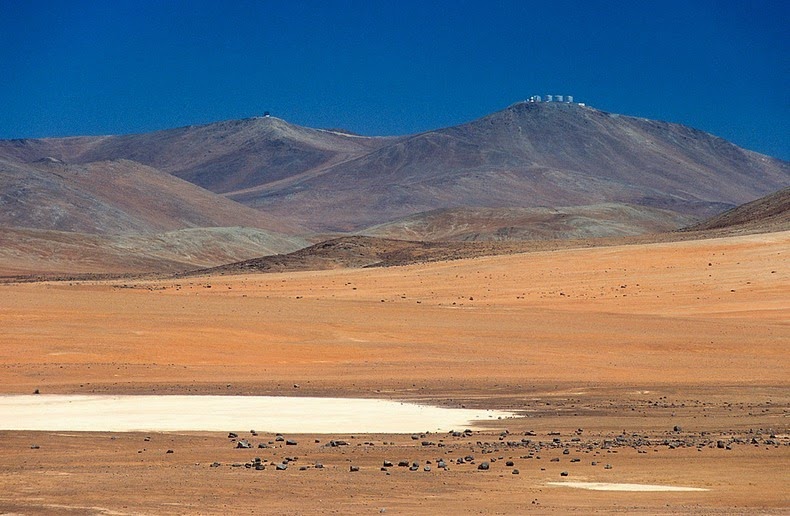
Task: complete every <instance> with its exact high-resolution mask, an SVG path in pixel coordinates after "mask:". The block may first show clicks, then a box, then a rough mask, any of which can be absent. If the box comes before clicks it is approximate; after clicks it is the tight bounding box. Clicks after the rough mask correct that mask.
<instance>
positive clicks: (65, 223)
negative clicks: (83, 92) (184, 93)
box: [0, 158, 307, 276]
mask: <svg viewBox="0 0 790 516" xmlns="http://www.w3.org/2000/svg"><path fill="white" fill-rule="evenodd" d="M302 231H303V230H302V229H300V228H298V227H295V226H293V225H291V224H288V223H282V222H280V221H278V220H276V219H274V218H272V217H268V216H266V215H265V214H263V213H261V212H260V211H257V210H253V209H251V208H248V207H246V206H243V205H241V204H239V203H236V202H234V201H231V200H229V199H226V198H225V197H223V196H221V195H218V194H215V193H213V192H210V191H208V190H205V189H203V188H200V187H198V186H195V185H193V184H192V183H189V182H187V181H184V180H182V179H179V178H177V177H174V176H172V175H170V174H167V173H165V172H162V171H160V170H156V169H154V168H151V167H148V166H145V165H141V164H139V163H136V162H133V161H128V160H113V161H100V162H91V163H86V164H76V165H70V164H66V163H64V162H62V161H60V160H58V159H56V158H45V159H41V160H37V161H35V162H33V163H20V162H13V161H8V160H3V159H0V276H7V275H19V274H64V273H78V272H79V273H86V272H93V273H128V272H176V271H183V270H189V269H194V268H196V267H209V266H213V265H218V264H222V263H228V262H233V261H238V260H243V259H247V258H252V257H255V256H261V255H266V254H278V253H287V252H290V251H294V250H296V249H299V248H301V247H304V246H305V245H307V242H306V241H304V240H303V239H302V238H299V237H296V236H293V235H294V234H295V233H299V232H302ZM286 233H287V234H286Z"/></svg>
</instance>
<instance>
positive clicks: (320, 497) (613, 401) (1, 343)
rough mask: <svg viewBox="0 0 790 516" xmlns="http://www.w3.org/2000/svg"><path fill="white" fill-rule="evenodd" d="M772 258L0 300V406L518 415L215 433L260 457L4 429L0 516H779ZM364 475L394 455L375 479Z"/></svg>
mask: <svg viewBox="0 0 790 516" xmlns="http://www.w3.org/2000/svg"><path fill="white" fill-rule="evenodd" d="M789 249H790V232H781V233H769V234H763V235H750V236H742V237H731V238H721V239H710V240H699V241H687V242H675V243H659V244H650V245H631V246H612V247H605V248H590V249H577V250H560V251H553V252H537V253H528V254H518V255H508V256H497V257H483V258H475V259H467V260H457V261H449V262H439V263H430V264H420V265H410V266H405V267H389V268H379V269H375V268H373V269H340V270H331V271H319V272H299V273H277V274H261V275H247V276H212V277H195V278H187V279H180V280H156V281H142V280H134V279H128V280H118V281H104V282H98V281H97V282H72V283H68V282H49V283H47V282H42V283H28V284H5V285H0V377H1V378H2V379H3V381H2V385H1V386H0V389H2V392H3V393H6V394H12V393H23V394H29V393H32V392H33V391H34V390H35V389H39V390H40V392H42V393H124V394H143V393H144V394H176V393H177V394H190V393H195V394H197V393H199V394H233V395H251V394H258V395H288V396H346V397H371V398H372V397H375V398H389V399H402V400H417V401H422V402H430V403H433V404H438V405H444V406H454V407H458V406H466V407H470V408H472V407H474V408H496V409H506V410H513V411H518V412H519V413H521V414H523V416H524V417H521V418H516V419H507V420H497V421H493V422H489V423H486V424H485V426H483V427H481V428H479V429H475V431H474V432H473V433H472V434H471V435H467V434H462V435H459V436H453V435H451V434H442V435H439V434H425V435H420V434H417V435H415V436H411V435H394V434H392V435H382V434H374V435H348V434H344V435H293V436H286V437H292V438H294V439H295V440H296V441H297V444H296V445H292V446H286V445H284V443H282V442H278V441H275V440H274V433H273V432H275V431H276V429H267V431H266V433H264V432H263V431H261V432H260V435H258V436H252V434H250V432H249V430H250V429H249V428H228V429H227V430H228V431H229V432H237V433H238V434H239V437H238V439H249V440H250V442H251V443H252V444H253V445H254V446H255V445H257V444H259V443H263V444H265V445H266V446H267V448H253V449H237V448H235V446H236V441H232V440H231V439H229V438H228V437H227V434H226V433H222V434H217V433H208V432H197V433H189V432H184V433H153V434H152V433H146V434H140V433H120V434H109V433H101V432H94V433H91V432H88V433H76V432H57V433H55V432H22V431H20V432H0V512H10V513H53V514H55V513H96V514H137V513H148V514H154V513H155V514H161V513H214V514H220V513H229V512H238V513H250V512H253V513H254V512H258V513H271V512H279V513H284V514H299V513H305V512H319V513H320V512H329V513H331V512H339V513H379V511H380V510H381V509H386V512H387V513H396V514H397V513H407V514H414V513H426V514H428V513H430V514H437V513H447V514H453V513H454V514H457V513H486V514H491V513H504V514H514V513H523V512H525V511H527V510H534V511H537V512H573V511H575V512H579V513H590V512H611V511H620V512H623V513H633V512H643V513H650V514H656V513H676V512H702V513H722V514H731V513H753V512H755V511H760V512H764V513H777V514H778V513H783V512H786V511H787V510H788V507H790V497H789V496H788V494H787V493H788V492H790V474H788V473H787V464H788V461H790V438H789V437H788V425H787V417H788V408H789V407H790V395H789V394H788V392H789V391H788V386H789V384H790V382H788V378H790V359H788V353H787V351H788V342H790V323H789V322H788V321H790V296H789V295H788V294H789V293H790V267H788V255H787V253H788V250H789ZM676 427H677V428H676ZM269 430H270V431H269ZM458 430H463V429H458ZM505 431H507V433H505ZM412 437H416V439H413V438H412ZM146 438H148V440H146ZM330 440H336V441H337V440H342V441H345V442H347V443H348V445H341V446H326V445H327V443H329V441H330ZM270 441H271V444H268V443H269V442H270ZM33 445H35V446H37V447H38V448H31V446H33ZM168 450H172V451H173V453H167V451H168ZM565 450H568V452H567V453H565ZM469 456H471V457H472V459H471V460H466V459H465V460H464V461H463V462H462V463H458V459H459V458H464V457H469ZM255 457H259V458H261V459H262V465H263V466H265V469H263V470H256V469H255V468H254V466H255V463H254V462H251V461H253V459H254V458H255ZM286 457H290V458H292V459H294V460H292V461H289V462H290V464H289V467H288V468H287V469H286V470H283V471H278V470H276V467H275V465H276V464H277V463H281V462H282V461H283V460H284V459H285V458H286ZM440 459H442V460H444V461H445V463H446V466H447V467H446V468H441V467H439V465H438V464H439V460H440ZM555 459H556V460H555ZM575 459H578V460H575ZM385 460H388V461H393V463H394V464H393V466H392V467H387V471H381V467H382V466H383V464H384V461H385ZM399 461H408V462H409V465H411V463H413V462H416V463H418V468H417V471H409V467H399V466H397V464H398V462H399ZM428 461H430V464H429V463H428ZM214 462H217V463H219V464H220V465H219V466H217V467H211V464H212V463H214ZM316 462H320V463H322V464H323V466H324V467H323V468H316V467H315V463H316ZM482 462H488V463H489V469H488V470H480V469H478V467H479V466H480V464H481V463H482ZM508 462H512V463H513V464H512V465H510V466H508V465H507V463H508ZM234 463H236V464H237V466H235V467H234ZM593 463H595V465H593ZM247 464H249V466H250V467H245V465H247ZM352 465H353V466H359V471H354V472H352V471H350V466H352ZM607 465H609V466H610V467H607ZM426 466H428V467H429V468H430V471H425V467H426ZM302 467H304V468H306V469H304V470H300V468H302ZM514 469H517V470H518V474H514V473H513V470H514ZM563 472H567V474H568V475H567V476H562V475H561V473H563ZM558 481H574V482H580V481H586V482H614V483H635V484H658V485H671V486H678V487H696V488H702V489H707V490H706V491H694V492H620V491H587V490H579V489H573V488H569V487H563V486H555V485H551V484H550V482H558Z"/></svg>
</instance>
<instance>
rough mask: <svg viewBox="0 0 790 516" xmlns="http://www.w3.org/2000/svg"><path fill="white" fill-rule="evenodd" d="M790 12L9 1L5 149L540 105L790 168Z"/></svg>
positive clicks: (606, 4) (592, 4) (677, 4)
mask: <svg viewBox="0 0 790 516" xmlns="http://www.w3.org/2000/svg"><path fill="white" fill-rule="evenodd" d="M789 15H790V2H787V1H749V0H737V1H727V0H718V1H702V0H699V1H695V0H685V1H674V0H672V1H649V0H630V1H617V0H611V1H597V0H587V1H575V2H574V1H545V0H544V1H540V2H532V1H526V0H522V1H506V0H502V1H496V0H488V1H464V0H456V1H433V2H432V1H428V0H423V1H412V0H398V1H380V0H366V1H351V0H346V1H340V0H337V1H334V0H324V1H303V2H296V1H288V2H286V1H280V2H268V1H255V2H233V1H226V2H221V1H216V2H215V1H204V0H191V1H183V2H182V1H170V0H158V1H145V0H136V1H125V0H112V1H110V0H104V1H76V0H74V1H64V0H48V1H38V0H0V138H20V137H43V136H66V135H81V134H121V133H131V132H144V131H151V130H156V129H163V128H170V127H176V126H182V125H189V124H201V123H207V122H212V121H217V120H225V119H232V118H243V117H248V116H254V115H257V114H261V113H262V112H263V111H267V110H268V111H271V112H272V114H274V115H276V116H279V117H281V118H284V119H286V120H288V121H291V122H294V123H297V124H300V125H307V126H312V127H337V128H344V129H348V130H351V131H355V132H358V133H362V134H407V133H414V132H419V131H425V130H429V129H435V128H439V127H444V126H449V125H454V124H458V123H462V122H466V121H469V120H472V119H475V118H478V117H480V116H483V115H486V114H488V113H490V112H493V111H497V110H500V109H502V108H504V107H506V106H507V105H509V104H511V103H513V102H516V101H518V100H523V99H525V98H527V97H528V96H530V95H533V94H546V93H560V94H572V95H574V96H575V97H576V100H578V101H581V102H586V103H587V104H588V105H591V106H594V107H597V108H599V109H603V110H606V111H611V112H617V113H623V114H628V115H635V116H642V117H647V118H655V119H660V120H667V121H671V122H679V123H683V124H686V125H690V126H693V127H696V128H699V129H702V130H705V131H709V132H712V133H714V134H716V135H719V136H722V137H724V138H727V139H729V140H731V141H733V142H735V143H737V144H739V145H741V146H744V147H746V148H749V149H753V150H757V151H760V152H764V153H767V154H770V155H773V156H777V157H781V158H783V159H790V143H788V138H787V135H788V134H789V130H790V95H789V94H788V90H789V88H788V86H790V63H789V62H788V61H789V60H788V55H790V41H789V40H790V35H788V31H787V26H788V21H790V16H789Z"/></svg>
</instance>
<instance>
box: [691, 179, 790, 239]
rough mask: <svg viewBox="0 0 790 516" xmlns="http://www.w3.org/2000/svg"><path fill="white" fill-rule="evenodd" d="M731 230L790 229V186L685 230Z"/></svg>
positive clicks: (765, 230)
mask: <svg viewBox="0 0 790 516" xmlns="http://www.w3.org/2000/svg"><path fill="white" fill-rule="evenodd" d="M710 230H730V231H734V232H768V231H787V230H790V188H783V189H782V190H779V191H778V192H774V193H772V194H770V195H766V196H765V197H761V198H759V199H757V200H755V201H752V202H750V203H746V204H743V205H741V206H738V207H737V208H733V209H732V210H729V211H726V212H724V213H722V214H721V215H717V216H715V217H712V218H710V219H708V220H705V221H703V222H700V223H699V224H695V225H693V226H690V227H688V228H685V231H710Z"/></svg>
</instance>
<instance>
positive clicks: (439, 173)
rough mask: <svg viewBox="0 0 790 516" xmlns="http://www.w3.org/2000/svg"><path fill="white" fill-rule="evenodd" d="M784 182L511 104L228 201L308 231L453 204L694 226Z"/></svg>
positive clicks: (560, 108) (784, 177) (624, 126)
mask: <svg viewBox="0 0 790 516" xmlns="http://www.w3.org/2000/svg"><path fill="white" fill-rule="evenodd" d="M787 184H790V168H788V164H787V163H786V162H782V161H780V160H776V159H773V158H770V157H767V156H762V155H759V154H756V153H753V152H750V151H746V150H744V149H740V148H739V147H737V146H735V145H733V144H731V143H729V142H726V141H725V140H722V139H721V138H717V137H715V136H712V135H710V134H707V133H703V132H701V131H696V130H694V129H690V128H687V127H684V126H681V125H677V124H669V123H664V122H655V121H650V120H644V119H639V118H632V117H626V116H619V115H612V114H609V113H604V112H602V111H598V110H595V109H592V108H587V107H582V106H577V105H568V104H557V103H551V104H550V103H542V104H541V103H518V104H514V105H513V106H510V107H509V108H507V109H505V110H503V111H500V112H498V113H494V114H492V115H489V116H487V117H484V118H481V119H479V120H475V121H473V122H470V123H468V124H463V125H460V126H456V127H451V128H447V129H440V130H437V131H430V132H426V133H422V134H419V135H415V136H411V137H408V138H403V139H399V140H396V141H393V142H390V143H389V144H388V145H385V146H383V147H381V148H379V149H377V150H374V151H372V152H370V153H368V154H366V155H364V156H361V157H358V158H355V159H352V160H349V161H346V162H344V163H340V164H338V165H335V166H333V167H331V168H328V169H326V170H324V171H323V173H322V174H320V175H316V176H315V177H311V178H308V179H306V180H304V181H302V182H300V183H298V184H288V185H283V186H277V185H275V186H273V187H272V188H269V189H268V190H263V189H259V190H257V191H255V192H251V193H240V194H236V195H232V196H231V197H232V198H233V199H236V200H238V201H240V202H242V203H244V204H247V205H250V206H255V207H259V208H262V209H265V210H266V211H267V212H269V213H272V214H279V215H282V216H284V215H285V214H286V213H288V214H290V216H292V217H295V218H296V220H298V221H299V222H300V223H304V224H306V225H308V226H310V227H312V228H315V229H319V230H338V231H353V230H360V229H362V228H363V227H366V226H371V225H375V224H380V223H384V222H387V221H391V220H393V219H396V218H399V217H404V216H408V215H411V214H414V213H419V212H424V211H429V210H433V209H438V208H454V207H471V208H481V207H486V208H503V207H522V208H523V207H537V206H577V205H589V204H597V203H606V202H618V203H630V204H637V205H642V206H649V207H656V208H664V209H669V210H672V211H675V212H678V213H682V214H687V215H694V216H696V217H699V218H702V217H705V216H710V215H712V214H714V213H719V212H721V211H723V210H725V209H727V208H728V207H732V206H734V205H737V204H740V203H743V202H746V201H750V200H752V199H754V198H756V197H759V196H761V195H765V194H766V193H768V192H771V191H774V190H776V189H778V188H781V187H784V186H787ZM327 192H331V195H327Z"/></svg>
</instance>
